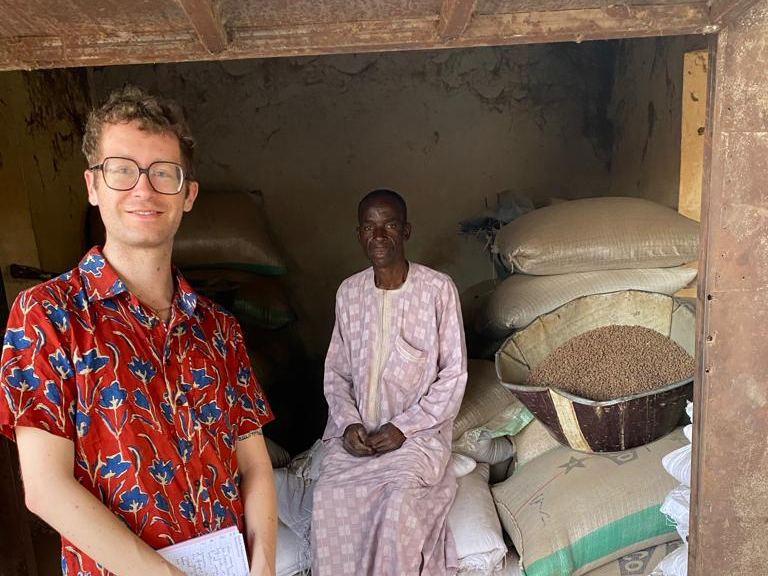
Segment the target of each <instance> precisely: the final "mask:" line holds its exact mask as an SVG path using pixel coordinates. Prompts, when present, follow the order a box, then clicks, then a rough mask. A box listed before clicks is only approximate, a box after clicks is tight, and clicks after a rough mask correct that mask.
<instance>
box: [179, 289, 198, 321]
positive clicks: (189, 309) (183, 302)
mask: <svg viewBox="0 0 768 576" xmlns="http://www.w3.org/2000/svg"><path fill="white" fill-rule="evenodd" d="M178 303H179V308H181V311H182V312H184V314H186V315H187V316H192V314H193V313H194V311H195V306H196V305H197V296H195V295H194V294H193V293H191V292H184V293H182V294H181V295H180V296H179V299H178Z"/></svg>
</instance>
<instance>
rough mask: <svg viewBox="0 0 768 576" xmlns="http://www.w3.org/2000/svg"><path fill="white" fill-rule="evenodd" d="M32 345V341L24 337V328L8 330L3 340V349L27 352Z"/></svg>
mask: <svg viewBox="0 0 768 576" xmlns="http://www.w3.org/2000/svg"><path fill="white" fill-rule="evenodd" d="M31 345H32V340H30V339H29V338H27V337H26V336H25V335H24V328H8V330H6V331H5V337H4V338H3V348H12V349H13V350H25V349H27V348H29V347H30V346H31Z"/></svg>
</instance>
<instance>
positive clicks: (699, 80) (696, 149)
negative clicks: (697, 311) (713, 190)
mask: <svg viewBox="0 0 768 576" xmlns="http://www.w3.org/2000/svg"><path fill="white" fill-rule="evenodd" d="M708 63H709V51H708V50H695V51H693V52H686V53H685V55H684V56H683V91H682V96H681V97H682V120H681V122H680V189H679V195H678V203H677V211H678V212H679V213H680V214H682V215H683V216H686V217H688V218H691V219H693V220H696V221H697V222H698V221H700V220H701V185H702V181H703V176H704V132H705V126H706V122H707V94H708V87H707V79H708V76H709V67H708ZM687 266H690V267H691V268H698V262H691V263H690V264H688V265H687ZM675 296H677V297H678V298H696V287H695V286H693V287H691V288H683V289H682V290H679V291H678V292H676V293H675Z"/></svg>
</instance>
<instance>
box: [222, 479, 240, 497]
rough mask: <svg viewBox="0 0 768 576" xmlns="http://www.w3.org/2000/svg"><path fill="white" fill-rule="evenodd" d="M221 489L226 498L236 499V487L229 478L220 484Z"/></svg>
mask: <svg viewBox="0 0 768 576" xmlns="http://www.w3.org/2000/svg"><path fill="white" fill-rule="evenodd" d="M221 491H222V492H223V493H224V496H225V497H226V498H227V500H235V499H237V487H236V486H235V484H234V482H232V479H231V478H229V479H228V480H227V481H226V482H224V483H223V484H222V485H221Z"/></svg>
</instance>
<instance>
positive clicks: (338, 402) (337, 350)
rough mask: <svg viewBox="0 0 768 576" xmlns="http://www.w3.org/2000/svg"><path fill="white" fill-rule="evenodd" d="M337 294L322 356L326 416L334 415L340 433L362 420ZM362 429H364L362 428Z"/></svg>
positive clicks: (360, 422) (332, 416)
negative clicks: (330, 334)
mask: <svg viewBox="0 0 768 576" xmlns="http://www.w3.org/2000/svg"><path fill="white" fill-rule="evenodd" d="M341 308H342V303H341V302H340V297H339V296H338V295H337V296H336V322H335V323H334V326H333V334H332V336H331V343H330V345H329V346H328V354H327V355H326V357H325V374H324V377H323V380H324V389H325V400H326V402H328V417H329V418H333V421H334V423H335V424H336V427H337V428H338V430H339V432H340V435H343V434H344V432H345V431H346V429H347V428H348V427H349V426H350V425H352V424H362V421H363V419H362V418H361V417H360V411H359V410H358V408H357V402H356V400H355V394H354V386H353V383H352V367H351V362H350V359H349V347H348V346H347V343H346V342H345V341H344V335H343V331H342V326H341V319H342V314H341ZM363 430H365V429H364V428H363Z"/></svg>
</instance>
